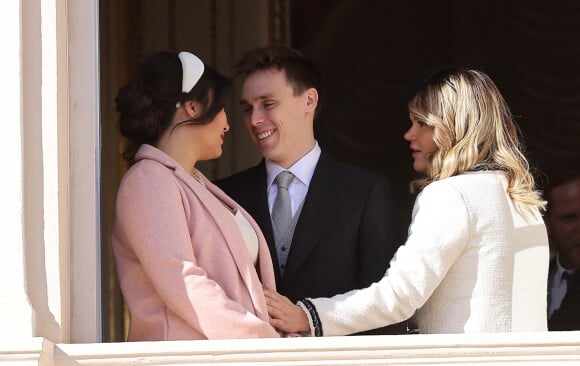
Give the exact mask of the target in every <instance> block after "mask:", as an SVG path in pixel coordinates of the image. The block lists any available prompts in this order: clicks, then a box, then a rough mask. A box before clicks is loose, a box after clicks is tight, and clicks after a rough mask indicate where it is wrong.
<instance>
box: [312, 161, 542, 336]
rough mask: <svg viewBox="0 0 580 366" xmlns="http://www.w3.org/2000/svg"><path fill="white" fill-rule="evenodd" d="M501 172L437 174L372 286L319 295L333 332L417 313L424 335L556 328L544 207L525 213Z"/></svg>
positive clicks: (319, 305)
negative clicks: (549, 316)
mask: <svg viewBox="0 0 580 366" xmlns="http://www.w3.org/2000/svg"><path fill="white" fill-rule="evenodd" d="M506 188H507V181H506V179H505V175H504V173H502V172H498V171H480V172H470V173H466V174H462V175H459V176H455V177H451V178H447V179H443V180H440V181H436V182H433V183H431V184H429V185H428V186H427V187H425V188H424V189H423V191H422V192H421V193H420V194H419V196H418V197H417V200H416V203H415V206H414V208H413V217H412V222H411V225H410V227H409V235H408V239H407V241H406V243H405V244H404V245H402V246H401V247H400V248H399V250H398V251H397V253H396V255H395V258H394V259H393V260H392V261H391V264H390V268H389V269H388V270H387V272H386V274H385V276H384V277H383V278H382V279H381V280H380V281H379V282H376V283H374V284H372V285H371V286H370V287H368V288H365V289H361V290H353V291H350V292H348V293H345V294H341V295H337V296H334V297H332V298H318V299H311V301H312V303H313V304H314V305H315V307H316V309H317V312H318V315H319V317H320V320H321V323H322V330H323V335H325V336H328V335H344V334H350V333H355V332H359V331H363V330H366V329H372V328H377V327H380V326H385V325H387V324H393V323H397V322H400V321H403V320H405V319H408V318H409V317H411V316H413V318H414V321H415V324H416V325H417V326H418V328H419V331H420V332H421V333H481V332H515V331H546V330H547V323H546V281H547V275H548V262H549V250H548V237H547V233H546V228H545V226H544V223H543V220H542V218H541V215H540V213H539V211H538V210H534V211H535V214H534V215H526V216H525V217H524V216H523V215H521V214H520V213H518V212H517V211H516V210H515V209H514V206H513V204H512V200H511V199H510V198H509V196H508V194H507V192H506Z"/></svg>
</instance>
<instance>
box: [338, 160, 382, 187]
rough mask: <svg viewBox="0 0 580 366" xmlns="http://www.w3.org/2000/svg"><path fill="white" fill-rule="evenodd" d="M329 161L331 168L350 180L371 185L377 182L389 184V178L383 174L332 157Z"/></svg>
mask: <svg viewBox="0 0 580 366" xmlns="http://www.w3.org/2000/svg"><path fill="white" fill-rule="evenodd" d="M329 161H330V163H329V164H331V165H334V167H333V169H335V170H336V172H337V173H338V174H340V175H342V176H343V177H344V179H346V180H349V181H351V182H360V183H361V184H369V185H373V184H375V183H377V182H382V183H384V184H389V179H388V177H387V176H386V175H384V174H381V173H378V172H375V171H372V170H369V169H367V168H364V167H361V166H358V165H354V164H349V163H344V162H341V161H338V160H334V159H330V160H329Z"/></svg>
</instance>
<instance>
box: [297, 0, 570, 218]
mask: <svg viewBox="0 0 580 366" xmlns="http://www.w3.org/2000/svg"><path fill="white" fill-rule="evenodd" d="M291 43H292V45H293V46H294V47H295V48H298V49H300V50H301V51H303V52H304V53H305V54H306V55H308V56H309V57H311V58H312V59H314V60H315V61H316V62H317V63H318V64H319V65H320V67H321V70H322V73H323V81H324V86H325V88H324V89H325V94H324V97H325V100H324V102H323V105H322V110H321V113H320V116H319V119H318V121H317V126H316V133H317V138H318V140H319V142H320V144H321V145H322V146H323V147H324V148H326V149H327V150H328V151H329V152H330V153H331V154H332V155H334V156H335V157H336V158H338V159H340V160H343V161H347V162H351V163H354V164H357V165H362V166H365V167H367V168H370V169H372V170H376V171H379V172H383V173H385V174H387V175H388V176H390V177H391V179H392V180H393V183H394V187H395V193H396V195H397V197H398V201H399V203H400V211H399V212H400V216H401V222H402V224H403V225H404V224H405V223H406V222H408V215H409V213H410V205H411V204H412V202H411V197H410V196H409V195H408V194H407V193H408V183H409V180H410V179H411V178H412V176H413V172H412V170H411V157H410V154H409V150H408V143H407V142H406V141H404V140H403V137H402V136H403V133H404V132H405V131H406V129H407V127H408V125H409V122H408V115H407V109H406V93H407V90H408V89H409V86H410V85H411V84H412V82H413V80H414V79H415V78H416V77H417V76H418V75H420V74H421V73H424V72H425V71H426V70H428V69H430V68H432V67H434V66H437V65H457V66H463V67H469V68H476V69H480V70H482V71H484V72H486V73H487V74H488V75H490V77H491V78H492V79H493V80H494V81H495V82H496V84H497V85H498V87H499V88H500V90H501V91H502V93H503V95H504V97H505V98H506V100H507V102H508V104H509V106H510V108H511V111H512V113H513V114H514V115H515V116H516V120H517V122H518V124H519V126H520V129H521V132H522V135H523V140H524V143H525V146H526V147H527V156H528V157H529V160H530V163H531V165H532V167H533V168H534V170H535V173H536V176H537V177H538V179H539V180H541V179H542V177H541V175H542V170H543V169H545V167H546V166H547V165H548V164H549V163H550V162H552V161H554V160H558V159H562V158H566V157H569V156H574V155H575V156H578V155H580V143H579V142H580V141H579V138H580V124H579V123H580V2H578V1H570V0H568V1H566V0H565V1H540V0H527V1H523V0H509V1H505V0H501V1H500V0H492V1H477V0H476V1H460V0H439V1H427V0H411V1H408V0H389V1H380V0H370V1H363V2H361V1H355V0H344V1H309V0H292V1H291Z"/></svg>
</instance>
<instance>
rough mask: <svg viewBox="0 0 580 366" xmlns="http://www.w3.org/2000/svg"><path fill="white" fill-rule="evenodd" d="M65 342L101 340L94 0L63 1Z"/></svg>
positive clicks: (96, 37)
mask: <svg viewBox="0 0 580 366" xmlns="http://www.w3.org/2000/svg"><path fill="white" fill-rule="evenodd" d="M67 11H68V29H67V32H66V34H65V36H66V37H67V40H68V51H69V53H68V54H69V59H68V64H69V86H68V87H69V90H68V96H69V121H68V123H69V134H70V135H69V144H70V146H69V154H70V157H69V159H70V183H69V185H70V203H71V207H70V230H71V233H70V256H71V271H70V281H71V285H70V288H71V301H70V302H71V306H70V313H71V330H70V338H71V340H70V341H71V342H99V341H100V340H101V302H100V301H101V293H100V290H101V289H100V287H101V277H100V273H101V272H100V271H101V262H100V257H101V245H100V243H101V235H100V215H99V212H100V208H99V205H100V134H99V131H100V130H99V128H100V123H99V89H100V88H99V42H98V28H99V17H98V14H99V11H98V0H84V1H68V2H67Z"/></svg>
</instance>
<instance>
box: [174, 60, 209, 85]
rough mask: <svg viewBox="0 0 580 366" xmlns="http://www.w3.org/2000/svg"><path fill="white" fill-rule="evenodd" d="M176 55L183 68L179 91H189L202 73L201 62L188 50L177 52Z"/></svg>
mask: <svg viewBox="0 0 580 366" xmlns="http://www.w3.org/2000/svg"><path fill="white" fill-rule="evenodd" d="M178 56H179V60H180V61H181V68H182V69H183V79H182V80H181V91H182V92H183V93H189V92H190V91H191V89H193V87H194V86H195V84H197V82H198V81H199V79H200V78H201V75H202V74H203V70H204V66H203V62H202V61H201V60H200V59H199V58H198V57H197V56H196V55H194V54H192V53H189V52H179V54H178Z"/></svg>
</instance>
